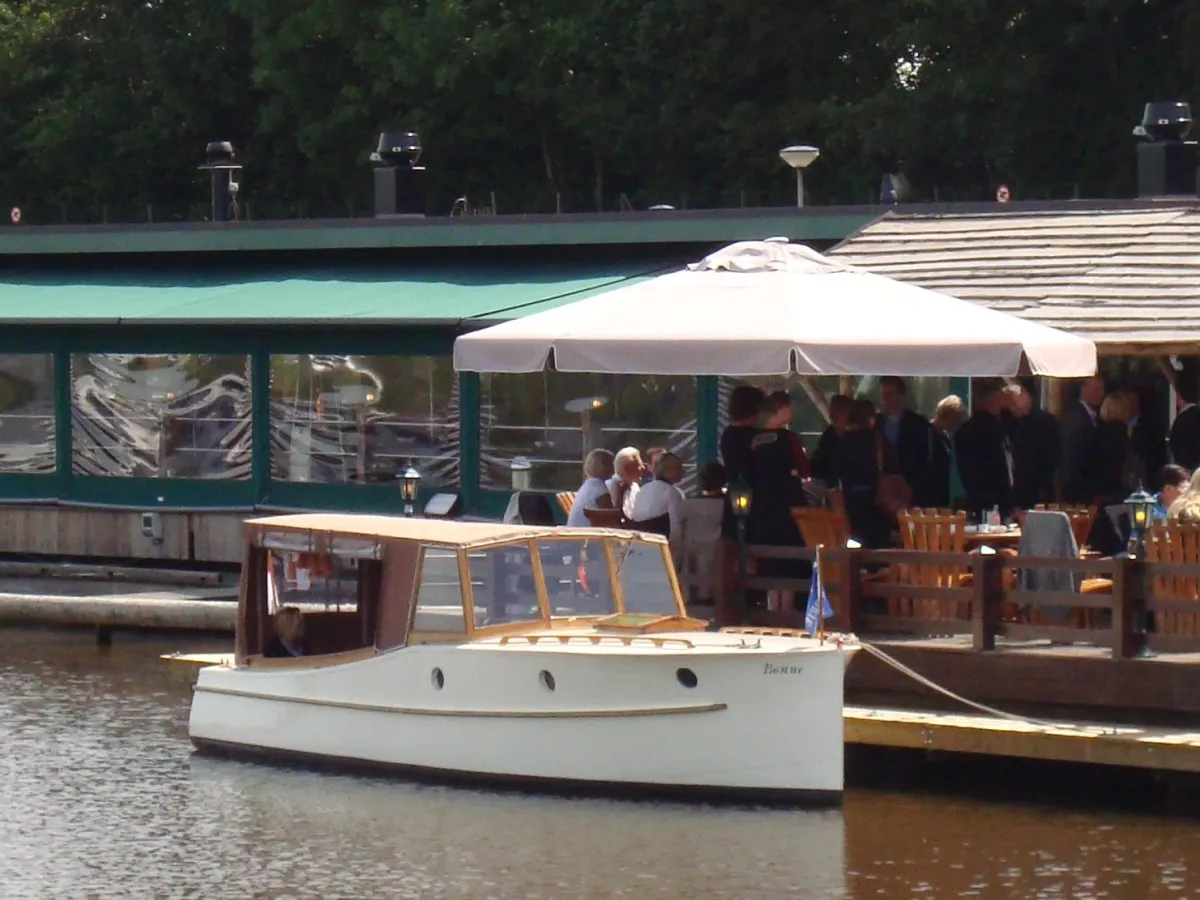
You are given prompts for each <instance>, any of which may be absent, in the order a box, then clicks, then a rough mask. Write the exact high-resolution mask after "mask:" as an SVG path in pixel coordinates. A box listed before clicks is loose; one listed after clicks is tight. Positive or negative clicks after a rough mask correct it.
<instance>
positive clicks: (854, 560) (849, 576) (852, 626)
mask: <svg viewBox="0 0 1200 900" xmlns="http://www.w3.org/2000/svg"><path fill="white" fill-rule="evenodd" d="M837 552H838V555H839V556H840V557H841V560H842V566H841V569H842V587H841V595H842V596H841V604H840V605H841V607H842V611H843V612H844V614H845V622H846V627H847V628H848V629H849V631H850V633H851V634H858V623H859V615H860V612H861V610H862V550H858V549H845V550H839V551H837Z"/></svg>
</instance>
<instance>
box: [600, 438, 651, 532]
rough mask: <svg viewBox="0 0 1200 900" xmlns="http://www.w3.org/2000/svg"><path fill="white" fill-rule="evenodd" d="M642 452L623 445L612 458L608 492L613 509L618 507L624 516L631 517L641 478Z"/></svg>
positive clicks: (642, 467)
mask: <svg viewBox="0 0 1200 900" xmlns="http://www.w3.org/2000/svg"><path fill="white" fill-rule="evenodd" d="M644 468H645V467H644V466H643V464H642V454H641V451H639V450H638V448H637V447H625V448H624V449H622V450H618V451H617V455H616V457H615V458H614V460H613V472H614V474H613V476H612V478H610V479H608V494H609V496H610V497H611V498H612V503H613V509H619V510H621V512H622V513H624V515H625V518H627V519H632V518H633V501H634V498H636V497H637V494H638V483H639V482H640V481H641V480H642V470H643V469H644Z"/></svg>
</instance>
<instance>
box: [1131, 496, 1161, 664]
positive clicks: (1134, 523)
mask: <svg viewBox="0 0 1200 900" xmlns="http://www.w3.org/2000/svg"><path fill="white" fill-rule="evenodd" d="M1154 504H1155V499H1154V497H1153V496H1151V495H1150V494H1147V493H1146V492H1145V491H1144V490H1142V488H1141V487H1139V488H1138V489H1137V490H1136V491H1134V492H1133V493H1132V494H1130V495H1129V496H1128V497H1126V498H1125V506H1126V507H1127V508H1128V509H1129V547H1128V548H1127V553H1128V555H1129V558H1130V559H1141V560H1144V559H1145V558H1146V529H1147V528H1148V527H1149V526H1150V515H1151V512H1152V511H1153V510H1154ZM1147 619H1148V616H1147V613H1146V607H1145V603H1144V602H1143V603H1140V604H1138V607H1137V616H1136V617H1135V621H1134V625H1133V627H1134V631H1136V632H1137V633H1138V634H1140V635H1141V647H1140V648H1139V649H1138V652H1137V655H1138V656H1140V657H1149V656H1153V655H1154V651H1152V650H1151V649H1150V648H1149V647H1147V646H1146V634H1147V633H1148V632H1149V630H1150V629H1149V622H1148V621H1147Z"/></svg>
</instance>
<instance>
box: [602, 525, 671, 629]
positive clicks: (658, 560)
mask: <svg viewBox="0 0 1200 900" xmlns="http://www.w3.org/2000/svg"><path fill="white" fill-rule="evenodd" d="M613 565H614V566H615V568H616V571H617V577H618V578H620V580H621V598H622V599H623V600H624V601H625V611H626V612H631V613H660V614H662V615H665V616H674V615H678V614H679V606H678V604H677V602H676V599H675V589H674V587H673V586H672V584H671V578H670V576H669V574H668V573H667V564H666V559H665V558H664V555H663V552H662V545H661V544H652V543H650V542H649V541H639V540H636V539H635V540H620V539H618V540H615V541H614V542H613Z"/></svg>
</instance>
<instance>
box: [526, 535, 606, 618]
mask: <svg viewBox="0 0 1200 900" xmlns="http://www.w3.org/2000/svg"><path fill="white" fill-rule="evenodd" d="M537 543H538V553H539V557H540V559H541V561H542V577H543V578H544V579H545V582H546V596H547V598H548V599H549V600H550V616H551V618H568V617H571V616H611V615H612V614H613V613H615V612H617V601H616V598H615V597H614V596H613V590H612V578H611V577H610V576H609V572H608V562H607V561H606V560H605V558H604V539H603V538H599V539H594V540H585V539H579V538H571V539H566V540H540V541H538V542H537Z"/></svg>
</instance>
